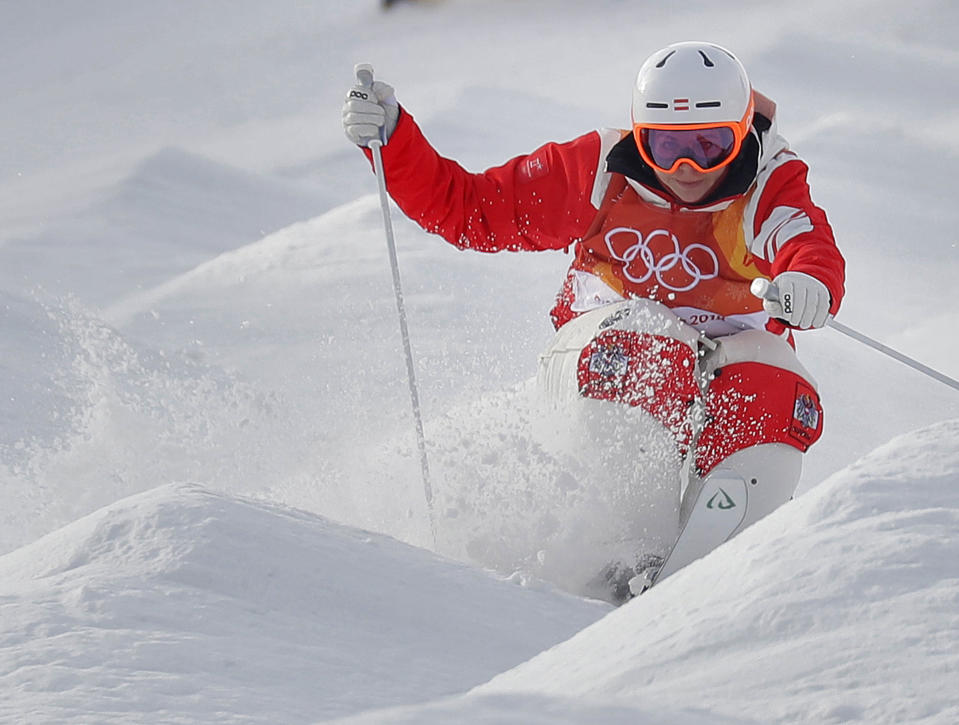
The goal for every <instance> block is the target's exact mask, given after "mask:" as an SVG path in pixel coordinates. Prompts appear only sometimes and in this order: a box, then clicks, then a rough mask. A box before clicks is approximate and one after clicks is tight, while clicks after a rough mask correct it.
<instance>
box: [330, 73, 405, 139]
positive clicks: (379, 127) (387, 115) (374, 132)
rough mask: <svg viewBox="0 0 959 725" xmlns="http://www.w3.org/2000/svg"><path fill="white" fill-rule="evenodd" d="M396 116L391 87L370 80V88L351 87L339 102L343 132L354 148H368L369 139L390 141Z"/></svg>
mask: <svg viewBox="0 0 959 725" xmlns="http://www.w3.org/2000/svg"><path fill="white" fill-rule="evenodd" d="M399 117H400V107H399V104H397V102H396V96H395V95H394V93H393V87H392V86H391V85H389V84H387V83H384V82H383V81H373V87H372V88H370V87H368V86H360V85H355V86H353V87H352V88H351V89H350V90H349V92H348V93H347V94H346V101H345V102H344V103H343V130H344V131H346V137H347V138H348V139H349V140H350V141H352V142H353V143H355V144H356V145H357V146H369V144H370V141H372V140H373V139H380V140H381V141H382V142H383V143H384V144H385V143H386V142H387V141H389V140H390V136H392V135H393V131H394V129H396V122H397V120H398V119H399Z"/></svg>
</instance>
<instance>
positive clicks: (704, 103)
mask: <svg viewBox="0 0 959 725" xmlns="http://www.w3.org/2000/svg"><path fill="white" fill-rule="evenodd" d="M721 105H723V102H722V101H701V102H699V103H697V104H696V108H719V107H720V106H721Z"/></svg>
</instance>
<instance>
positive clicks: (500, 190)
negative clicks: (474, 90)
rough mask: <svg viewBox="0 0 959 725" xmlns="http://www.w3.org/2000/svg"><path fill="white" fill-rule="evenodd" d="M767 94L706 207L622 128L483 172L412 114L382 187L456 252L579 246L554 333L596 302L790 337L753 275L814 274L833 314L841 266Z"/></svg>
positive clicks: (720, 328) (393, 145)
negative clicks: (441, 150) (446, 148)
mask: <svg viewBox="0 0 959 725" xmlns="http://www.w3.org/2000/svg"><path fill="white" fill-rule="evenodd" d="M757 101H758V102H757V113H756V115H755V120H754V123H753V129H752V133H751V134H750V136H749V137H747V139H746V140H745V141H744V143H743V147H742V150H741V152H740V154H739V156H738V157H737V158H736V160H735V161H734V162H733V163H732V164H730V170H729V172H727V174H726V175H725V177H724V178H723V181H722V182H721V183H720V185H719V186H718V188H717V189H715V190H714V191H713V192H712V193H711V194H710V196H709V197H708V198H706V199H704V200H702V201H701V202H699V203H697V204H696V205H689V204H684V203H682V202H679V201H677V200H676V199H675V198H674V197H673V196H672V195H671V194H669V192H668V191H666V190H665V189H664V188H663V187H662V186H661V185H660V184H659V182H658V181H657V180H656V177H655V175H654V174H653V171H652V169H650V168H649V167H648V166H647V165H646V164H645V163H644V162H643V161H642V158H641V157H640V156H639V152H638V150H637V149H636V145H635V142H634V141H633V136H632V134H630V133H628V132H626V131H621V130H616V129H603V130H599V131H593V132H591V133H588V134H585V135H583V136H580V137H579V138H577V139H574V140H572V141H569V142H566V143H549V144H546V145H545V146H542V147H541V148H539V149H537V150H536V151H534V152H533V153H531V154H529V155H525V156H518V157H516V158H514V159H512V160H510V161H508V162H506V163H505V164H503V165H502V166H499V167H495V168H491V169H488V170H487V171H485V172H483V173H480V174H474V173H470V172H468V171H466V170H465V169H463V168H462V167H461V166H460V165H459V164H457V163H456V162H455V161H453V160H451V159H447V158H443V157H442V156H440V155H439V154H438V153H437V152H436V150H435V149H434V148H433V147H432V146H431V145H430V143H429V142H428V141H427V140H426V138H425V137H424V136H423V134H422V132H421V131H420V129H419V127H418V126H417V125H416V123H415V121H414V120H413V118H412V116H410V114H409V113H407V112H406V111H405V110H401V113H400V118H399V121H398V123H397V126H396V130H395V131H394V132H393V134H392V136H391V137H390V140H389V143H388V144H387V145H386V146H384V147H383V163H384V168H385V173H386V185H387V189H388V190H389V193H390V195H391V196H392V197H393V199H394V200H395V201H396V203H397V204H398V205H399V207H400V208H401V209H402V210H403V211H404V212H405V213H406V214H407V215H408V216H409V217H410V218H411V219H413V220H414V221H416V222H417V223H418V224H419V225H420V226H422V227H423V228H424V229H425V230H427V231H429V232H432V233H436V234H439V235H440V236H442V237H443V238H444V239H446V240H447V241H448V242H450V243H451V244H454V245H455V246H457V247H460V248H463V249H475V250H478V251H482V252H498V251H503V250H509V251H520V250H529V251H539V250H546V249H569V248H573V249H574V252H575V254H574V258H573V261H572V264H571V266H570V270H569V273H568V275H567V277H566V280H565V282H564V284H563V287H562V289H561V290H560V293H559V295H558V297H557V301H556V305H555V306H554V308H553V310H552V312H551V317H552V320H553V323H554V325H555V326H556V327H557V328H558V327H560V326H561V325H562V324H564V323H565V322H567V321H569V320H570V319H572V318H573V317H575V316H576V315H577V314H580V313H582V312H585V311H587V310H590V309H593V308H595V307H598V306H601V305H604V304H608V303H610V302H614V301H618V300H622V299H624V298H629V297H645V298H649V299H653V300H656V301H658V302H660V303H662V304H664V305H666V306H667V307H669V308H671V309H672V310H673V312H675V313H676V314H677V315H678V316H679V317H680V318H681V319H683V320H684V321H686V322H687V323H688V324H690V325H692V326H693V327H696V328H697V329H699V330H701V331H702V332H704V333H705V334H707V335H709V336H712V337H718V336H722V335H726V334H732V333H734V332H738V331H740V330H743V329H748V328H761V327H764V326H765V327H766V329H769V330H770V331H773V332H777V333H782V332H783V331H784V329H785V328H784V326H783V325H782V324H781V323H779V322H778V321H775V320H770V319H769V316H768V315H767V314H766V313H765V312H764V311H763V308H762V303H761V301H760V300H758V299H756V298H755V297H753V296H752V295H751V294H750V292H749V284H750V282H751V281H752V280H753V279H755V278H757V277H766V278H770V279H771V278H773V277H775V276H776V275H777V274H780V273H781V272H784V271H787V270H793V271H798V272H805V273H807V274H809V275H811V276H813V277H815V278H816V279H818V280H820V281H821V282H823V283H824V284H825V285H826V287H827V288H828V289H829V291H830V294H831V295H832V306H831V307H832V310H831V311H832V312H833V314H835V312H836V310H837V309H838V308H839V303H840V301H841V299H842V295H843V281H844V267H845V264H844V261H843V258H842V255H841V254H840V252H839V250H838V248H837V247H836V243H835V240H834V238H833V234H832V229H831V228H830V226H829V223H828V221H827V220H826V215H825V213H824V212H823V210H822V209H820V208H819V207H817V206H816V205H815V204H813V202H812V200H811V199H810V195H809V187H808V185H807V183H806V173H807V170H808V169H807V166H806V164H805V163H804V162H803V161H802V160H801V159H800V158H799V157H798V156H797V155H796V154H795V153H793V152H792V151H790V150H789V148H788V145H787V144H786V141H785V139H783V138H782V137H781V136H779V135H778V134H777V133H776V131H775V125H774V124H775V121H774V117H775V105H774V104H773V103H772V102H771V101H769V100H768V99H766V98H765V97H763V96H761V95H759V94H757ZM367 155H368V156H369V151H368V150H367Z"/></svg>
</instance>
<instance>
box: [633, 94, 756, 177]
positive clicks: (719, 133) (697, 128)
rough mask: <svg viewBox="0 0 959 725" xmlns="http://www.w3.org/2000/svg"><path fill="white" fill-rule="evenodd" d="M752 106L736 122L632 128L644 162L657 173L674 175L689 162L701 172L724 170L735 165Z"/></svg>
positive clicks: (747, 128) (642, 125) (639, 126)
mask: <svg viewBox="0 0 959 725" xmlns="http://www.w3.org/2000/svg"><path fill="white" fill-rule="evenodd" d="M752 116H753V105H752V103H750V105H749V108H748V109H747V111H746V115H745V116H743V118H742V120H741V121H739V122H738V123H736V122H722V123H690V124H675V123H673V124H656V123H642V124H636V125H634V126H633V136H634V138H635V139H636V146H637V147H638V148H639V154H640V156H642V157H643V161H645V162H646V163H647V164H649V165H650V166H651V167H653V168H654V169H656V170H657V171H661V172H662V173H664V174H672V173H674V172H675V171H676V170H677V169H678V168H679V165H680V164H684V163H688V164H689V165H690V166H692V167H693V168H694V169H696V170H697V171H699V172H702V173H706V172H708V171H715V170H716V169H721V168H723V167H724V166H726V165H727V164H730V163H732V161H733V159H735V158H736V155H737V154H738V153H739V149H741V148H742V145H743V139H744V138H745V137H746V134H747V133H748V132H749V127H750V126H751V125H752Z"/></svg>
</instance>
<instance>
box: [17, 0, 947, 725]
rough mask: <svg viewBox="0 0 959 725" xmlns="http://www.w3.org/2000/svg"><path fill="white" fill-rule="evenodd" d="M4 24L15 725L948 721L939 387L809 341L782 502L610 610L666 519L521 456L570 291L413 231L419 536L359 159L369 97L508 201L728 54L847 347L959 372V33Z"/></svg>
mask: <svg viewBox="0 0 959 725" xmlns="http://www.w3.org/2000/svg"><path fill="white" fill-rule="evenodd" d="M0 21H2V22H0V41H2V43H3V46H4V50H5V62H4V64H3V66H2V68H0V95H2V97H3V99H4V103H3V107H2V109H0V139H3V140H2V144H3V153H0V340H2V342H0V401H2V402H0V500H2V502H3V504H2V506H0V609H2V615H0V721H2V722H11V723H20V722H36V723H44V722H49V723H55V722H56V723H59V722H70V721H74V722H105V723H107V722H131V721H136V722H250V723H258V722H264V723H265V722H290V723H298V722H303V723H307V722H322V721H327V720H330V719H331V718H340V717H344V718H347V721H348V722H361V723H367V722H417V723H430V722H497V723H499V722H516V723H520V722H522V723H532V722H564V723H587V722H610V723H617V722H624V723H625V722H637V721H643V722H654V723H655V722H663V723H672V722H684V723H685V722H689V723H698V722H703V723H706V722H709V723H714V722H730V723H734V722H735V723H739V722H770V721H775V722H846V721H855V720H867V721H872V722H889V723H900V722H923V723H952V722H956V721H957V720H959V696H957V694H956V692H955V687H954V681H955V678H956V673H957V670H959V655H957V654H956V652H957V651H959V647H957V644H959V643H957V637H959V635H957V632H959V622H957V615H956V612H957V611H959V608H957V604H959V569H957V567H956V564H955V562H956V561H959V551H957V547H959V543H957V540H956V536H955V531H956V530H957V516H959V498H957V494H956V491H959V488H957V486H956V484H957V483H959V444H957V443H956V440H957V432H959V430H957V428H959V422H957V420H959V396H957V395H956V393H955V391H952V390H949V389H948V388H946V387H944V386H942V385H941V384H939V383H936V382H935V381H932V380H930V379H928V378H925V377H923V376H921V375H920V374H918V373H916V372H915V371H912V370H910V369H908V368H905V367H904V366H902V365H900V364H898V363H896V362H895V361H892V360H889V359H887V358H885V357H883V356H881V355H879V354H878V353H876V352H874V351H872V350H869V349H867V348H865V347H863V346H862V345H860V344H858V343H856V342H854V341H852V340H849V339H848V338H845V337H843V336H842V335H840V334H839V333H837V332H836V331H834V330H828V329H827V330H822V331H816V332H810V333H804V334H802V335H801V336H800V337H799V343H798V344H799V351H800V356H801V358H802V361H803V363H804V364H805V366H806V367H807V368H808V369H809V370H810V371H811V372H812V374H813V375H814V377H816V379H817V381H818V383H819V384H820V388H821V392H822V394H823V399H824V404H825V407H826V413H825V433H824V436H823V439H822V440H821V441H820V442H819V443H817V444H816V446H815V447H814V448H813V449H812V450H811V451H810V453H809V454H808V455H807V456H806V462H805V470H804V474H803V479H802V482H801V484H800V489H799V492H798V495H797V498H796V499H795V500H794V501H793V502H791V503H790V504H788V505H786V506H785V507H783V508H782V509H780V510H779V511H777V512H776V513H775V514H773V515H772V516H770V517H769V518H767V519H766V520H764V521H762V522H760V523H759V524H757V525H756V526H754V527H752V528H750V529H749V530H747V531H745V532H744V533H743V534H741V535H740V536H739V537H737V538H736V539H734V540H733V541H731V542H729V543H728V544H726V545H724V546H723V547H721V548H720V549H718V550H717V551H715V552H714V553H713V554H711V555H710V556H708V557H706V558H704V559H703V560H701V561H699V562H696V563H694V564H692V565H690V566H689V567H687V568H686V569H684V570H683V571H681V572H679V573H677V574H676V575H675V576H673V577H671V578H670V579H668V580H666V581H664V582H662V583H661V584H660V585H658V586H657V587H656V588H655V589H653V590H651V591H650V592H649V593H647V594H645V595H643V596H642V597H640V598H639V599H636V600H634V601H632V602H630V603H629V604H627V605H626V606H624V607H621V608H619V609H616V610H613V609H612V608H611V607H609V606H608V605H605V604H602V603H599V602H596V601H595V600H591V599H589V598H587V597H586V596H584V595H586V594H588V593H589V590H588V588H587V587H586V585H585V579H586V578H588V576H589V573H590V572H591V571H594V570H595V568H596V567H597V566H598V565H599V564H600V563H601V562H603V561H604V560H605V559H604V557H607V556H608V554H609V553H610V551H611V547H612V544H611V540H612V539H613V538H615V537H614V536H612V533H611V532H618V534H622V533H623V532H628V531H630V530H631V527H633V528H634V527H637V526H640V527H642V526H646V525H649V522H642V521H638V520H637V519H636V517H635V515H634V510H633V509H632V508H631V507H630V505H629V504H628V503H627V505H626V506H623V505H622V504H623V501H622V499H621V498H620V496H619V494H618V493H617V492H616V491H613V490H606V489H604V488H603V487H592V488H590V487H588V486H584V485H582V484H581V482H578V481H577V480H576V479H575V477H571V476H569V475H568V470H567V466H566V462H564V461H563V460H561V456H558V454H557V452H556V451H555V450H550V449H549V447H548V446H545V445H543V441H542V439H541V438H540V437H539V436H538V434H537V430H538V425H539V424H540V423H541V422H542V420H541V415H542V412H541V411H539V410H538V409H537V406H536V403H535V400H534V398H533V394H532V393H533V386H532V383H531V379H532V377H533V376H534V374H535V370H536V357H537V354H538V353H539V352H540V351H541V350H542V349H543V348H544V347H545V345H546V344H547V343H548V341H549V339H550V336H551V329H550V326H549V323H548V320H547V316H546V313H547V311H548V309H549V307H550V306H551V304H552V298H553V295H554V294H555V291H556V289H557V288H558V286H559V283H560V280H561V278H562V276H563V273H564V272H565V269H566V266H567V264H568V258H567V257H566V255H563V254H561V253H557V254H539V255H535V254H528V255H516V254H503V255H481V254H471V253H462V252H459V251H457V250H455V249H453V248H452V247H450V246H448V245H446V244H444V243H442V242H441V241H440V240H438V239H436V238H433V237H430V236H428V235H426V234H424V233H423V232H421V231H420V230H419V229H418V228H416V227H415V225H413V224H412V223H411V222H409V221H408V220H406V219H404V218H402V216H401V215H399V213H398V212H397V211H396V210H395V209H394V219H393V220H394V225H395V228H396V236H397V245H398V252H399V258H400V264H401V268H402V274H403V283H404V289H405V292H406V303H407V305H406V306H407V312H408V315H409V322H410V332H411V337H412V344H413V352H414V355H415V358H416V364H417V374H418V380H419V384H420V394H421V399H422V407H423V411H424V417H425V421H424V422H425V429H426V436H427V440H428V443H429V452H430V464H431V473H432V486H433V489H434V491H435V496H436V498H435V500H434V506H433V510H432V516H433V521H432V526H431V522H430V514H429V512H428V510H427V507H426V502H425V498H424V489H423V482H422V480H421V478H420V468H419V461H418V457H417V452H416V444H415V440H414V438H413V434H412V423H411V419H410V414H409V399H408V391H407V387H406V377H405V376H406V372H405V366H404V362H403V359H402V352H401V348H400V342H399V334H398V330H397V322H396V313H395V309H394V302H393V292H392V288H391V281H390V270H389V266H388V263H387V260H386V250H385V241H384V237H383V230H382V220H381V217H380V211H379V205H378V201H377V198H376V196H375V184H374V181H373V179H372V178H371V176H370V174H369V172H368V168H367V164H366V163H365V162H364V160H363V159H362V157H360V156H359V154H358V153H357V152H356V150H355V149H353V148H350V146H349V144H348V142H347V141H346V140H345V138H344V137H343V134H342V130H341V128H340V121H339V109H340V104H341V102H342V97H343V94H344V92H345V90H346V88H347V86H348V84H349V82H350V79H351V76H352V67H353V64H354V63H356V62H361V61H366V62H371V63H373V65H374V67H375V68H376V73H377V76H378V77H380V78H382V79H383V80H386V81H388V82H390V83H392V84H393V85H394V86H395V87H396V89H397V95H398V97H399V99H400V101H401V102H402V103H404V104H405V105H406V106H407V107H408V108H409V109H410V110H411V112H412V113H413V114H414V115H415V116H416V118H417V120H418V121H419V122H420V123H421V125H422V126H423V128H424V130H425V132H426V134H427V136H428V137H429V138H430V139H431V140H432V141H433V142H434V143H435V144H436V145H437V146H438V148H440V149H441V150H442V151H443V152H444V153H446V154H447V155H450V156H453V157H455V158H457V159H458V160H460V161H461V163H463V164H464V165H466V166H467V167H469V168H472V169H482V168H485V167H487V166H491V165H494V164H498V163H501V162H502V161H504V160H506V159H507V158H509V157H510V156H512V155H515V154H518V153H522V152H525V151H529V150H531V149H533V148H535V147H536V146H537V145H539V144H541V143H543V142H545V141H548V140H562V139H566V138H571V137H573V136H575V135H577V134H579V133H582V132H584V131H586V130H589V129H591V128H594V127H596V126H604V125H610V126H617V125H621V124H622V123H624V122H625V120H626V113H627V110H626V109H627V107H628V99H629V94H628V88H629V86H630V83H631V80H632V76H633V74H634V73H635V71H636V68H637V66H638V63H639V62H640V61H641V60H642V58H643V57H645V54H646V53H647V52H649V51H651V50H652V49H654V48H656V47H659V46H661V45H663V44H665V43H667V42H671V41H674V40H680V39H689V38H697V37H700V38H708V39H710V40H713V41H716V42H719V43H721V44H724V45H727V46H728V47H730V48H732V49H733V50H735V51H736V52H737V53H738V54H739V55H740V56H741V57H742V58H743V60H744V62H745V63H746V66H747V68H748V69H749V70H750V72H751V75H752V78H753V81H754V84H755V85H756V87H757V88H759V89H760V90H762V91H764V92H765V93H767V94H768V95H770V96H771V97H773V98H774V99H775V100H776V101H777V102H778V105H779V112H780V126H781V130H782V131H783V132H784V134H785V135H786V136H787V137H788V138H789V139H790V141H792V142H793V145H794V146H795V147H796V148H797V149H798V150H799V151H800V152H801V153H802V154H803V156H804V157H805V158H807V160H808V161H809V162H810V165H811V169H812V172H811V177H810V182H811V185H812V189H813V195H814V198H815V199H816V200H817V201H818V202H819V203H820V204H821V205H822V206H823V207H824V208H825V209H826V210H827V212H828V213H829V216H830V220H831V222H832V224H833V226H834V228H835V230H836V234H837V238H838V239H839V242H840V246H841V248H842V250H843V252H844V254H845V256H846V258H847V261H848V284H847V289H848V294H847V298H846V301H845V304H844V307H843V310H842V313H841V315H840V318H839V319H840V320H841V321H842V322H844V323H845V324H847V325H849V326H851V327H853V328H855V329H858V330H860V331H862V332H864V333H865V334H868V335H870V336H872V337H875V338H877V339H879V340H881V341H883V342H884V343H886V344H888V345H891V346H892V347H895V348H897V349H899V350H901V351H902V352H904V353H906V354H909V355H911V356H913V357H915V358H917V359H919V360H921V361H923V362H924V363H926V364H928V365H931V366H932V367H934V368H936V369H939V370H941V371H942V372H944V373H946V374H948V375H951V376H952V377H959V362H957V360H959V354H957V353H959V343H957V342H956V340H955V338H954V336H953V335H952V331H953V330H955V329H956V328H957V319H956V318H957V314H956V312H955V311H954V309H953V306H952V305H950V304H949V295H950V290H951V288H952V284H953V281H954V279H955V276H956V272H957V271H959V249H957V240H956V234H955V229H956V228H957V226H959V218H957V211H956V206H955V204H953V203H952V199H951V192H952V187H953V186H954V184H953V178H952V174H951V171H950V170H951V168H952V167H953V166H954V164H955V162H956V160H957V157H959V145H957V143H956V140H955V128H956V127H957V124H959V104H957V103H956V101H955V100H954V99H956V98H959V87H957V84H959V73H957V72H956V71H957V66H959V54H957V52H956V51H955V50H954V48H953V43H952V40H953V37H954V34H955V32H954V31H955V28H956V27H957V26H959V10H957V8H956V7H955V6H954V5H953V4H952V3H949V2H945V1H943V0H924V1H923V2H920V3H919V4H918V5H914V6H910V7H908V8H907V7H904V6H902V5H901V4H900V3H893V2H891V1H886V0H880V1H872V2H865V0H863V1H856V2H847V3H835V2H826V0H811V1H810V2H805V3H797V4H788V5H786V4H782V3H777V4H768V3H755V2H749V1H748V0H740V2H735V3H732V4H730V3H726V4H723V5H721V6H715V5H709V4H705V3H696V2H693V3H688V4H686V5H684V6H683V7H678V6H675V5H668V6H667V5H662V6H645V5H643V6H641V7H638V6H637V5H636V4H635V3H623V2H621V1H620V0H599V1H598V2H593V3H589V4H582V3H576V2H572V1H571V0H552V1H550V0H527V1H526V2H523V3H515V2H509V1H508V0H484V1H483V2H480V1H479V0H445V1H443V2H422V3H419V4H412V3H411V4H408V5H403V4H399V5H397V7H395V8H394V9H393V10H391V11H390V12H389V13H381V12H380V11H379V9H378V3H377V2H374V0H364V1H363V2H351V3H332V2H329V3H312V4H306V3H299V2H292V1H289V2H275V3H270V4H269V5H267V4H263V3H258V2H253V1H252V0H243V1H241V2H236V1H231V2H225V1H222V2H221V1H219V0H211V1H210V2H205V3H197V4H191V5H189V6H187V5H184V4H176V5H169V4H163V3H128V2H120V1H119V0H97V1H96V2H89V3H85V4H84V5H83V6H82V8H81V7H80V6H75V7H74V6H68V5H64V4H62V3H52V2H36V3H30V4H22V3H21V4H6V5H3V6H2V7H0ZM464 28H468V32H464ZM560 48H562V49H564V50H563V52H558V50H557V49H560ZM437 59H442V62H437ZM624 89H626V90H624ZM633 503H634V504H635V501H634V502H633ZM434 528H435V534H434V531H433V529H434ZM382 708H385V709H382Z"/></svg>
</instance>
